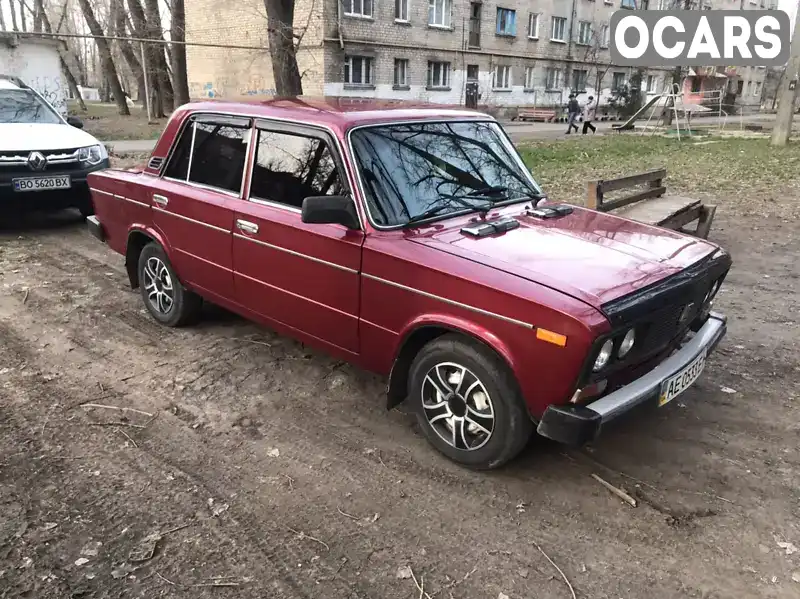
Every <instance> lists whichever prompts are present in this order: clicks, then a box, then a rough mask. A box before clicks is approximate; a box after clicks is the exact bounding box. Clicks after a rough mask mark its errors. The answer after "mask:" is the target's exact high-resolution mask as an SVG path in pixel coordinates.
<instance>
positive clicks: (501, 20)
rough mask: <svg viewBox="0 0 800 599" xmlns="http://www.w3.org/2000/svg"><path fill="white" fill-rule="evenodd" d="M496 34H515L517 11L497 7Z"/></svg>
mask: <svg viewBox="0 0 800 599" xmlns="http://www.w3.org/2000/svg"><path fill="white" fill-rule="evenodd" d="M495 32H496V33H497V35H517V11H515V10H509V9H507V8H498V9H497V29H496V31H495Z"/></svg>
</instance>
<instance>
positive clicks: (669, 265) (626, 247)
mask: <svg viewBox="0 0 800 599" xmlns="http://www.w3.org/2000/svg"><path fill="white" fill-rule="evenodd" d="M505 216H509V215H505ZM511 216H514V218H516V220H517V221H519V223H520V226H519V227H518V228H516V229H512V230H510V231H507V232H505V233H502V234H498V235H491V236H487V237H482V238H476V237H472V236H470V235H464V234H462V233H461V231H460V229H461V226H463V224H464V223H463V221H462V222H460V223H458V224H455V223H454V226H451V227H448V226H445V227H444V228H440V227H433V228H430V227H429V228H426V229H421V230H420V229H418V230H417V231H418V234H415V235H413V236H411V240H412V241H413V242H415V243H419V244H422V245H426V246H429V247H432V248H436V249H438V250H441V251H443V252H448V253H450V254H454V255H458V256H461V257H463V258H467V259H469V260H472V261H474V262H477V263H480V264H485V265H487V266H490V267H492V268H496V269H499V270H502V271H505V272H508V273H510V274H513V275H516V276H519V277H523V278H525V279H528V280H530V281H534V282H537V283H539V284H542V285H546V286H547V287H550V288H552V289H556V290H558V291H561V292H563V293H567V294H568V295H571V296H572V297H575V298H577V299H580V300H582V301H584V302H586V303H588V304H590V305H591V306H594V307H595V308H598V309H599V308H600V307H601V306H602V305H603V304H604V303H606V302H608V301H611V300H614V299H616V298H618V297H622V296H624V295H627V294H629V293H632V292H634V291H636V290H638V289H641V288H643V287H647V286H648V285H651V284H653V283H655V282H657V281H659V280H661V279H663V278H665V277H667V276H669V275H672V274H675V273H677V272H679V271H681V270H683V269H685V268H686V267H688V266H690V265H692V264H695V263H696V262H698V261H699V260H701V259H702V258H704V257H706V256H709V255H710V254H713V253H714V252H715V251H716V250H717V249H718V247H717V246H716V245H714V244H712V243H709V242H707V241H704V240H702V239H698V238H694V237H690V236H688V235H684V234H681V233H677V232H674V231H670V230H667V229H662V228H659V227H652V226H649V225H645V224H642V223H638V222H635V221H631V220H628V219H624V218H620V217H616V216H612V215H609V214H603V213H601V212H595V211H592V210H586V209H583V208H578V207H574V211H573V213H572V214H568V215H566V216H563V217H561V218H555V219H548V220H541V219H538V218H535V217H532V216H528V215H526V214H524V213H517V214H513V215H511ZM471 220H477V218H474V219H471ZM489 220H492V219H491V218H490V219H489ZM436 224H438V225H441V224H442V223H436Z"/></svg>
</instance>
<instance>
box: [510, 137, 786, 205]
mask: <svg viewBox="0 0 800 599" xmlns="http://www.w3.org/2000/svg"><path fill="white" fill-rule="evenodd" d="M520 152H521V154H522V157H523V159H524V160H525V163H526V164H527V165H528V167H529V168H530V169H531V171H532V172H533V174H534V177H535V178H536V180H537V181H539V182H540V183H541V184H542V186H543V187H544V189H545V191H546V192H547V193H548V195H549V196H550V198H552V199H553V200H556V201H564V202H570V203H574V204H583V203H584V202H585V199H586V190H587V182H588V181H590V180H592V179H613V178H615V177H620V176H623V175H632V174H636V173H639V172H643V171H647V170H651V169H655V168H664V167H666V169H667V181H666V183H665V185H666V186H667V190H668V192H675V193H680V194H685V195H689V196H691V197H697V198H698V199H712V198H713V199H714V200H715V201H716V203H717V205H719V206H720V209H722V208H724V209H726V210H730V211H731V212H735V213H737V214H767V215H775V216H780V217H783V218H792V219H794V218H797V217H798V216H800V144H798V143H793V144H790V145H789V146H786V147H784V148H775V147H772V146H771V145H770V144H769V140H768V139H742V138H727V139H719V140H718V141H716V142H715V143H705V144H701V145H695V144H694V143H693V142H692V141H686V140H684V141H677V140H676V139H665V138H662V137H649V136H640V135H608V136H603V137H594V138H588V139H580V140H575V141H572V140H570V141H568V142H565V141H563V140H561V141H552V140H551V141H544V140H543V141H539V142H532V143H525V144H521V145H520Z"/></svg>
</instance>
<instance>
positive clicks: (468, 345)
mask: <svg viewBox="0 0 800 599" xmlns="http://www.w3.org/2000/svg"><path fill="white" fill-rule="evenodd" d="M437 375H438V376H437ZM459 381H460V383H459ZM476 381H477V383H476ZM464 385H466V389H465V388H464V387H463V386H464ZM409 390H410V398H411V402H412V407H413V409H414V412H415V413H416V416H417V422H418V423H419V426H420V428H421V429H422V431H423V433H424V434H425V436H426V438H427V439H428V441H429V442H430V443H431V445H433V446H434V447H435V448H436V449H437V450H438V451H439V452H441V453H442V454H444V455H445V456H447V457H448V458H450V459H451V460H453V461H454V462H457V463H459V464H461V465H463V466H467V467H469V468H473V469H476V470H491V469H494V468H499V467H500V466H502V465H504V464H505V463H507V462H508V461H509V460H511V459H513V458H515V457H516V456H517V455H518V454H519V453H520V452H521V451H522V449H523V448H524V447H525V445H526V444H527V442H528V441H529V439H530V437H531V434H532V432H533V423H532V421H531V419H530V416H529V414H528V410H527V408H526V406H525V402H524V401H523V399H522V394H521V393H520V391H519V388H518V385H517V382H516V380H515V379H514V376H513V375H512V373H511V372H510V370H509V369H508V367H507V366H506V364H505V363H504V362H503V361H502V360H501V359H500V358H499V357H498V356H497V355H496V354H495V353H494V352H492V351H491V350H489V349H488V348H486V347H485V346H483V345H482V344H480V343H478V342H476V341H473V340H470V339H468V338H465V337H463V336H460V335H454V334H447V335H443V336H442V337H439V338H437V339H435V340H433V341H431V342H430V343H428V344H427V345H426V346H424V347H423V348H422V349H421V350H420V352H419V353H418V354H417V356H416V358H414V362H413V363H412V364H411V369H410V371H409ZM453 391H458V393H460V394H463V395H459V394H456V397H452V395H453ZM481 393H483V395H481ZM445 394H448V396H450V397H451V399H448V400H447V401H445V400H444V398H445ZM465 400H466V401H465ZM467 406H469V407H467ZM454 428H455V433H454V432H453V429H454ZM486 431H488V433H489V434H486ZM454 439H455V442H456V444H455V445H454V444H453V440H454Z"/></svg>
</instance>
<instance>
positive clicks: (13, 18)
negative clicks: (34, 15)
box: [8, 0, 19, 31]
mask: <svg viewBox="0 0 800 599" xmlns="http://www.w3.org/2000/svg"><path fill="white" fill-rule="evenodd" d="M8 8H10V9H11V30H12V31H19V28H18V27H17V9H16V8H14V0H8Z"/></svg>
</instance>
